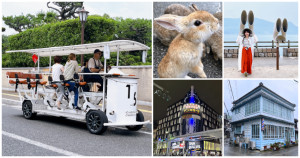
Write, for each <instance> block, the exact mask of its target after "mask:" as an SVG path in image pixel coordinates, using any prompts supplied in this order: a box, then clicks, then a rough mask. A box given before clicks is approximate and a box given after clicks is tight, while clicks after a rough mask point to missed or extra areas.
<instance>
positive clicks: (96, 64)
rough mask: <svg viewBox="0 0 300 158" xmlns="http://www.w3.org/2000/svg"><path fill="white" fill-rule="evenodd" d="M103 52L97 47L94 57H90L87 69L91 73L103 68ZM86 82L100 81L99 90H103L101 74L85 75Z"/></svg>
mask: <svg viewBox="0 0 300 158" xmlns="http://www.w3.org/2000/svg"><path fill="white" fill-rule="evenodd" d="M101 56H102V52H101V51H100V50H99V49H95V51H94V56H93V58H90V59H89V61H88V64H87V71H89V72H90V73H99V72H100V71H101V69H102V68H103V65H102V63H101V61H100V58H101ZM84 80H85V81H86V82H98V83H100V84H101V87H100V88H99V91H103V79H102V77H101V76H100V75H85V79H84Z"/></svg>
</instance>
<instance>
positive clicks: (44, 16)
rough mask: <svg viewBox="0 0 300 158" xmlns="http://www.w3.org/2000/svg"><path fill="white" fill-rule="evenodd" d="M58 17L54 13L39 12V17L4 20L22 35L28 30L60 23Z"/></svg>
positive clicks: (19, 17)
mask: <svg viewBox="0 0 300 158" xmlns="http://www.w3.org/2000/svg"><path fill="white" fill-rule="evenodd" d="M56 16H57V15H56V13H54V12H47V13H44V12H39V13H38V14H37V15H32V14H27V15H26V16H25V15H18V16H7V17H3V18H2V19H3V21H4V23H5V24H6V25H8V26H9V27H10V28H12V29H14V30H15V31H17V32H19V33H20V32H22V31H24V30H26V29H31V28H34V27H39V26H42V25H45V24H48V23H53V22H56V21H58V19H57V17H56Z"/></svg>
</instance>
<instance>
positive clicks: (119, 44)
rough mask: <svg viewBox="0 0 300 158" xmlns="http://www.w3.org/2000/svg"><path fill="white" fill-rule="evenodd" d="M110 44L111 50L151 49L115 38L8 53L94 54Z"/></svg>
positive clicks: (40, 54) (47, 54)
mask: <svg viewBox="0 0 300 158" xmlns="http://www.w3.org/2000/svg"><path fill="white" fill-rule="evenodd" d="M106 45H108V46H109V49H110V52H117V51H118V48H119V51H120V52H121V51H138V50H149V49H150V48H149V47H148V46H146V45H144V44H142V43H139V42H135V41H131V40H115V41H108V42H99V43H89V44H79V45H69V46H60V47H49V48H38V49H26V50H11V51H7V52H6V53H14V52H24V53H31V54H38V55H39V56H42V57H43V56H56V55H59V56H64V55H69V54H70V53H74V54H92V53H94V50H95V49H100V50H101V51H103V50H104V46H106Z"/></svg>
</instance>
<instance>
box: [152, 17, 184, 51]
mask: <svg viewBox="0 0 300 158" xmlns="http://www.w3.org/2000/svg"><path fill="white" fill-rule="evenodd" d="M172 16H173V15H171V14H164V15H162V16H160V17H172ZM153 27H154V29H153V30H154V31H153V32H154V33H153V36H154V38H157V39H158V40H159V41H160V42H161V43H162V44H163V45H165V46H169V45H170V43H171V42H172V41H173V39H174V38H175V37H176V36H177V35H178V34H179V32H177V31H176V30H168V29H165V28H164V27H162V26H160V25H159V24H158V23H157V22H155V21H154V22H153Z"/></svg>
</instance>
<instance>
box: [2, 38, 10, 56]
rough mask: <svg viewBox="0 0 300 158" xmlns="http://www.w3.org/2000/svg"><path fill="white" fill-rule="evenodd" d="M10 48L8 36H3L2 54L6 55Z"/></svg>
mask: <svg viewBox="0 0 300 158" xmlns="http://www.w3.org/2000/svg"><path fill="white" fill-rule="evenodd" d="M8 47H9V43H8V36H6V35H2V54H3V53H5V51H6V50H7V49H8Z"/></svg>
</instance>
